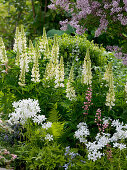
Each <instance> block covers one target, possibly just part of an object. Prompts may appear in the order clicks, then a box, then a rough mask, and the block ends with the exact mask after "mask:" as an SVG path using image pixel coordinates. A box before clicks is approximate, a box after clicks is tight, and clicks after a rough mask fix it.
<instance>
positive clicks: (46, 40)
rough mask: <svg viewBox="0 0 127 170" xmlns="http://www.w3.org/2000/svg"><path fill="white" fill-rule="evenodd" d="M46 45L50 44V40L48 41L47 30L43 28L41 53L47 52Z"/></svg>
mask: <svg viewBox="0 0 127 170" xmlns="http://www.w3.org/2000/svg"><path fill="white" fill-rule="evenodd" d="M46 44H48V39H47V35H46V31H45V28H43V35H42V39H40V45H39V48H40V52H44V51H45V49H46Z"/></svg>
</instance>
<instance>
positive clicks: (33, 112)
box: [8, 98, 53, 141]
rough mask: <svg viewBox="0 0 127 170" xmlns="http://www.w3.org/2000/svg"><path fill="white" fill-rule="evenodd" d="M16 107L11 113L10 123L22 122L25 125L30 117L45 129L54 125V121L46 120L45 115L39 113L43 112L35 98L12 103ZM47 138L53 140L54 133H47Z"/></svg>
mask: <svg viewBox="0 0 127 170" xmlns="http://www.w3.org/2000/svg"><path fill="white" fill-rule="evenodd" d="M12 105H13V107H14V112H12V113H10V114H9V120H8V123H9V124H10V125H13V124H21V125H24V124H25V123H26V122H27V120H28V119H31V120H32V121H33V122H34V123H36V124H37V125H41V126H42V128H43V129H45V130H47V129H48V128H50V127H51V126H52V122H45V123H44V121H45V120H46V117H45V115H40V114H38V113H40V112H41V110H40V107H39V103H38V100H35V99H30V98H29V99H23V100H19V101H18V102H13V103H12ZM45 140H49V141H52V140H53V135H50V134H49V133H47V134H46V136H45Z"/></svg>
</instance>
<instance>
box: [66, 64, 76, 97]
mask: <svg viewBox="0 0 127 170" xmlns="http://www.w3.org/2000/svg"><path fill="white" fill-rule="evenodd" d="M73 72H74V69H73V66H72V67H71V71H70V74H69V78H68V82H67V88H66V97H67V98H69V100H76V94H75V90H74V87H73V85H72V83H73V82H74V73H73Z"/></svg>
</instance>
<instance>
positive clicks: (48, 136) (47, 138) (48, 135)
mask: <svg viewBox="0 0 127 170" xmlns="http://www.w3.org/2000/svg"><path fill="white" fill-rule="evenodd" d="M45 140H49V141H51V140H53V135H50V134H49V133H47V135H46V136H45Z"/></svg>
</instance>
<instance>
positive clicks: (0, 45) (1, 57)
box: [0, 37, 8, 64]
mask: <svg viewBox="0 0 127 170" xmlns="http://www.w3.org/2000/svg"><path fill="white" fill-rule="evenodd" d="M0 61H1V63H3V64H5V63H7V62H8V58H7V55H6V50H5V45H4V42H3V39H2V37H0Z"/></svg>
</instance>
